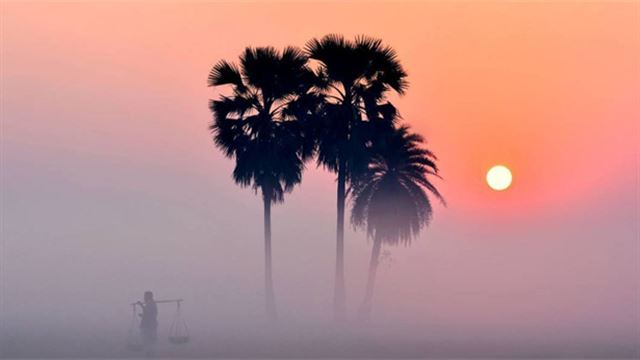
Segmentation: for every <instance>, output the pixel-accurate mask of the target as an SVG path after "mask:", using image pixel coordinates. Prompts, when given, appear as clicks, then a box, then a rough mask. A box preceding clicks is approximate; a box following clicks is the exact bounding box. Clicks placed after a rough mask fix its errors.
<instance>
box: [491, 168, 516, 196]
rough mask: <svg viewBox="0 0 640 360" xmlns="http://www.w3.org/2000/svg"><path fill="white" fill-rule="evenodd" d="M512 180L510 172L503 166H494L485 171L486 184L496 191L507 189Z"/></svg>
mask: <svg viewBox="0 0 640 360" xmlns="http://www.w3.org/2000/svg"><path fill="white" fill-rule="evenodd" d="M512 179H513V177H512V176H511V170H509V168H507V167H506V166H504V165H496V166H494V167H492V168H491V169H489V171H487V184H488V185H489V187H490V188H492V189H493V190H496V191H502V190H506V189H507V188H509V186H511V180H512Z"/></svg>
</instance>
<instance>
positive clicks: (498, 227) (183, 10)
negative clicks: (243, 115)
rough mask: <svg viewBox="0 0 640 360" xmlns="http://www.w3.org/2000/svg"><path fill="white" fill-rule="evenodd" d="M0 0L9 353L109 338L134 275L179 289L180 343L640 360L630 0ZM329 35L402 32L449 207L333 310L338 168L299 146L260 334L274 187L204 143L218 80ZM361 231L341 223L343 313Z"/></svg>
mask: <svg viewBox="0 0 640 360" xmlns="http://www.w3.org/2000/svg"><path fill="white" fill-rule="evenodd" d="M0 6H1V16H2V18H1V20H2V45H1V51H2V53H1V59H2V64H1V72H2V74H1V77H2V79H1V81H0V85H1V87H2V88H1V91H2V103H1V106H2V110H1V114H0V115H1V117H2V133H1V136H2V148H1V155H2V158H1V160H2V164H1V166H2V167H1V170H2V174H1V176H2V189H1V193H2V200H1V201H2V230H1V238H2V240H1V243H0V244H1V245H2V247H1V253H0V256H1V258H0V261H1V273H0V277H1V279H0V280H1V282H0V299H1V305H0V306H1V307H0V326H1V328H0V331H1V332H0V336H1V339H0V340H1V341H0V344H1V346H2V349H1V351H0V356H3V357H22V356H40V357H43V356H44V357H46V356H123V351H122V348H121V347H122V341H123V339H124V336H125V335H126V331H127V328H128V326H129V322H130V315H131V314H130V311H131V310H130V307H129V306H128V304H129V303H130V302H132V301H135V300H138V299H140V297H141V296H142V292H143V291H144V290H148V289H150V290H153V291H154V292H155V293H156V297H157V298H175V297H181V298H183V299H185V303H184V307H185V308H184V310H185V316H186V318H187V321H188V323H189V325H190V328H191V331H192V334H193V337H194V342H193V343H192V344H190V345H189V347H187V348H185V349H182V350H181V349H173V348H172V349H166V350H165V353H167V354H177V355H182V356H391V357H411V356H413V357H422V356H507V357H514V356H576V357H585V356H603V357H609V356H611V357H613V356H617V357H637V356H640V344H639V343H638V339H640V281H639V279H640V277H639V276H638V274H640V236H639V226H638V223H639V216H638V215H639V213H638V203H639V202H638V201H639V199H640V198H639V192H638V189H639V187H638V184H639V177H638V174H639V173H638V170H639V164H638V159H639V152H638V145H637V144H638V139H639V138H640V136H639V135H640V133H639V131H638V123H639V119H640V106H638V100H639V95H640V66H639V64H640V29H639V28H638V24H639V20H640V5H639V4H638V3H637V2H628V3H623V2H620V3H614V2H609V3H604V2H603V3H588V4H587V3H577V2H565V3H560V2H558V3H550V2H544V3H543V2H540V3H515V2H514V3H492V2H478V3H463V2H451V3H420V2H410V3H400V2H375V3H364V2H359V1H352V2H348V3H346V4H343V3H338V2H322V3H316V2H303V3H294V2H288V3H278V2H261V1H257V2H241V3H231V2H229V3H227V2H212V3H200V2H193V3H166V2H157V3H155V2H153V3H152V2H136V3H133V2H131V3H129V2H109V3H106V2H105V3H89V2H87V3H49V2H42V3H36V2H34V3H20V2H2V4H1V5H0ZM327 33H340V34H344V35H345V36H347V37H352V36H355V35H357V34H367V35H370V36H374V37H378V38H381V39H383V41H384V42H385V44H388V45H390V46H392V47H394V48H395V49H396V50H397V52H398V55H399V58H400V60H401V62H402V64H403V65H404V67H405V68H406V69H407V71H408V73H409V81H410V88H409V90H408V92H407V95H406V96H404V97H401V98H394V99H393V101H394V103H395V104H396V105H397V106H398V107H399V109H400V112H401V114H402V116H403V118H404V119H405V121H406V122H407V123H408V124H410V125H412V127H413V129H415V130H416V131H418V132H420V133H421V134H423V135H424V136H425V137H427V139H428V140H429V147H430V148H431V149H432V150H433V151H434V152H435V153H436V154H437V155H438V157H439V166H440V167H441V170H442V176H443V178H444V180H442V181H439V182H438V186H439V187H440V189H441V191H442V193H443V194H444V195H445V197H446V198H447V200H448V204H449V206H448V207H446V208H445V207H442V206H438V207H437V208H436V209H435V217H434V220H433V222H432V225H431V226H430V227H429V228H428V229H427V230H426V231H424V232H423V233H422V235H421V236H420V238H419V239H417V240H416V241H415V242H414V243H413V245H412V246H411V247H406V248H405V247H400V248H392V249H389V248H388V249H386V250H388V253H387V254H388V256H385V261H384V262H383V265H382V266H381V269H380V272H379V275H378V283H377V285H376V298H375V303H374V311H373V322H372V325H371V326H369V327H365V328H362V327H357V326H348V327H347V328H346V329H341V330H336V329H335V327H334V325H333V324H332V322H331V301H332V291H333V276H334V273H333V269H334V261H335V258H334V256H335V254H334V251H335V179H334V175H332V174H330V173H327V172H326V171H324V170H323V169H317V168H316V167H315V164H313V163H310V164H308V166H307V171H306V172H305V174H304V179H303V183H302V186H301V187H298V188H296V189H295V190H294V192H293V193H292V194H290V195H289V196H287V198H286V202H285V204H284V205H280V206H277V207H275V209H274V213H273V238H274V245H273V246H274V277H275V288H276V296H277V301H278V305H279V309H280V320H279V322H278V325H277V326H275V328H272V327H269V326H267V325H266V323H265V321H264V314H263V312H264V311H263V283H262V282H263V268H262V266H263V265H262V256H263V254H262V251H263V247H262V222H261V221H262V207H261V206H262V205H261V202H260V200H259V197H258V196H256V195H255V194H254V193H253V192H252V191H251V190H249V189H241V188H239V187H238V186H236V185H235V184H234V183H233V181H232V179H231V171H232V168H233V163H232V161H229V160H228V159H225V158H224V157H223V156H222V154H221V153H220V152H219V151H218V150H217V149H216V148H215V147H214V145H213V143H212V140H211V136H210V134H209V132H208V129H207V127H208V124H209V122H210V121H211V114H210V112H209V109H208V107H207V102H208V99H210V98H214V97H215V96H216V95H217V94H218V93H217V92H216V91H214V90H212V89H211V88H207V86H206V78H207V75H208V72H209V70H210V69H211V66H212V65H213V64H215V63H216V62H217V61H218V60H220V59H228V60H236V59H237V56H238V55H239V54H240V52H241V51H242V49H243V48H244V47H245V46H263V45H273V46H276V47H283V46H285V45H296V46H304V44H305V42H306V41H307V40H309V39H311V38H312V37H319V36H323V35H325V34H327ZM494 164H505V165H507V166H509V168H510V169H511V170H512V171H513V174H514V182H513V184H512V185H511V187H510V188H509V189H508V190H506V191H504V192H500V193H497V192H494V191H492V190H491V189H489V188H488V187H487V185H486V183H485V180H484V176H485V173H486V171H487V170H488V169H489V168H490V167H491V166H493V165H494ZM370 247H371V243H370V242H368V241H367V240H366V238H365V235H364V234H363V233H362V232H355V231H353V229H351V228H350V231H349V232H348V233H347V235H346V266H347V267H346V271H347V299H348V304H349V313H350V314H351V315H353V313H354V310H355V308H356V305H357V304H358V302H359V301H360V300H361V299H362V295H363V289H364V281H365V277H366V270H367V261H368V256H369V252H370ZM172 310H173V308H172V307H171V306H166V307H161V309H160V311H161V314H160V321H161V329H164V330H162V331H166V326H168V323H169V322H170V319H171V314H172Z"/></svg>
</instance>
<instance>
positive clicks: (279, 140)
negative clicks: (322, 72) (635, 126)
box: [208, 47, 318, 320]
mask: <svg viewBox="0 0 640 360" xmlns="http://www.w3.org/2000/svg"><path fill="white" fill-rule="evenodd" d="M306 64H307V58H306V56H305V55H304V54H303V52H302V51H301V50H299V49H297V48H293V47H288V48H286V49H285V50H284V51H282V52H279V51H277V50H276V49H274V48H272V47H262V48H247V49H245V51H244V52H243V53H242V55H241V56H240V67H238V66H237V65H235V64H233V63H229V62H226V61H224V60H223V61H220V62H218V63H217V64H216V65H215V66H214V67H213V69H212V70H211V72H210V74H209V78H208V84H209V86H221V85H229V86H230V87H231V89H232V90H233V92H232V95H231V96H224V95H220V97H219V98H218V99H217V100H212V101H211V102H210V108H211V110H212V112H213V115H214V120H213V122H212V124H211V130H212V133H213V137H214V142H215V144H216V145H217V147H218V148H220V149H221V150H222V151H223V152H224V154H225V155H226V156H227V157H230V158H234V159H235V168H234V170H233V179H234V180H235V182H236V183H238V184H239V185H240V186H243V187H247V186H251V187H252V188H253V189H254V190H255V191H256V192H258V191H260V193H261V195H262V201H263V206H264V250H265V253H264V257H265V261H264V265H265V300H266V311H267V316H268V318H269V319H272V320H273V319H275V318H276V316H277V315H276V302H275V295H274V289H273V276H272V255H271V205H272V204H274V203H280V202H282V201H283V200H284V194H285V193H286V192H290V191H292V190H293V188H294V186H295V185H296V184H298V183H300V181H301V177H302V171H303V169H304V162H305V160H306V159H308V158H309V157H310V156H311V155H312V152H313V144H312V143H311V139H310V138H309V136H307V135H306V132H305V131H304V129H305V115H306V114H313V113H315V109H313V105H314V104H316V105H317V101H315V100H316V99H318V98H317V96H316V95H315V94H314V92H313V91H312V90H311V86H312V84H313V82H312V81H311V80H310V79H313V77H314V73H313V71H311V70H310V69H309V68H308V67H307V65H306ZM307 106H309V107H307Z"/></svg>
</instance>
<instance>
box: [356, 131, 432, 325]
mask: <svg viewBox="0 0 640 360" xmlns="http://www.w3.org/2000/svg"><path fill="white" fill-rule="evenodd" d="M389 129H390V130H389V131H387V132H386V134H384V135H381V136H382V137H383V140H380V141H378V142H377V143H376V145H375V154H374V155H373V156H372V158H371V162H370V163H369V165H368V169H367V171H366V172H365V173H364V174H363V175H362V176H361V177H360V179H359V180H360V181H359V182H358V183H357V184H356V185H355V187H354V188H353V189H352V190H353V199H354V200H353V209H352V214H351V221H352V223H353V224H354V225H355V226H356V227H365V228H366V230H367V235H368V236H369V237H370V238H372V239H373V249H372V251H371V260H370V263H369V275H368V280H367V285H366V292H365V297H364V301H363V302H362V305H361V306H360V309H359V313H358V318H359V319H360V320H363V321H366V320H368V319H369V316H370V314H371V304H372V298H373V288H374V283H375V277H376V272H377V268H378V260H379V257H380V251H381V249H382V245H385V244H386V245H391V246H395V245H398V244H400V243H402V244H405V245H408V244H410V243H411V240H412V239H413V238H414V237H415V236H417V235H418V233H419V232H420V230H422V228H424V227H425V226H426V225H428V224H429V221H430V219H431V216H432V212H433V209H432V207H431V201H430V200H429V197H428V196H427V193H428V192H430V193H431V194H433V195H435V197H436V198H438V199H439V200H440V201H442V202H443V203H444V199H443V198H442V196H441V195H440V193H439V192H438V189H436V187H435V186H434V185H433V184H432V183H431V181H430V180H429V178H428V177H429V176H438V168H437V166H436V164H435V161H436V157H435V156H434V155H433V153H432V152H430V151H429V150H427V149H425V148H423V147H421V146H422V144H423V142H424V140H423V138H422V137H421V136H420V135H418V134H415V133H411V132H409V128H408V127H407V126H401V127H399V128H397V129H394V128H389Z"/></svg>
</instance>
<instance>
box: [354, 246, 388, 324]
mask: <svg viewBox="0 0 640 360" xmlns="http://www.w3.org/2000/svg"><path fill="white" fill-rule="evenodd" d="M381 249H382V241H381V240H380V238H378V237H376V238H375V240H374V241H373V249H371V259H370V260H369V277H368V279H367V288H366V291H365V295H364V300H363V301H362V304H361V305H360V309H359V311H358V320H359V321H362V322H366V321H369V319H370V317H371V306H372V302H373V288H374V285H375V282H376V272H377V271H378V263H379V261H380V250H381Z"/></svg>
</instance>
